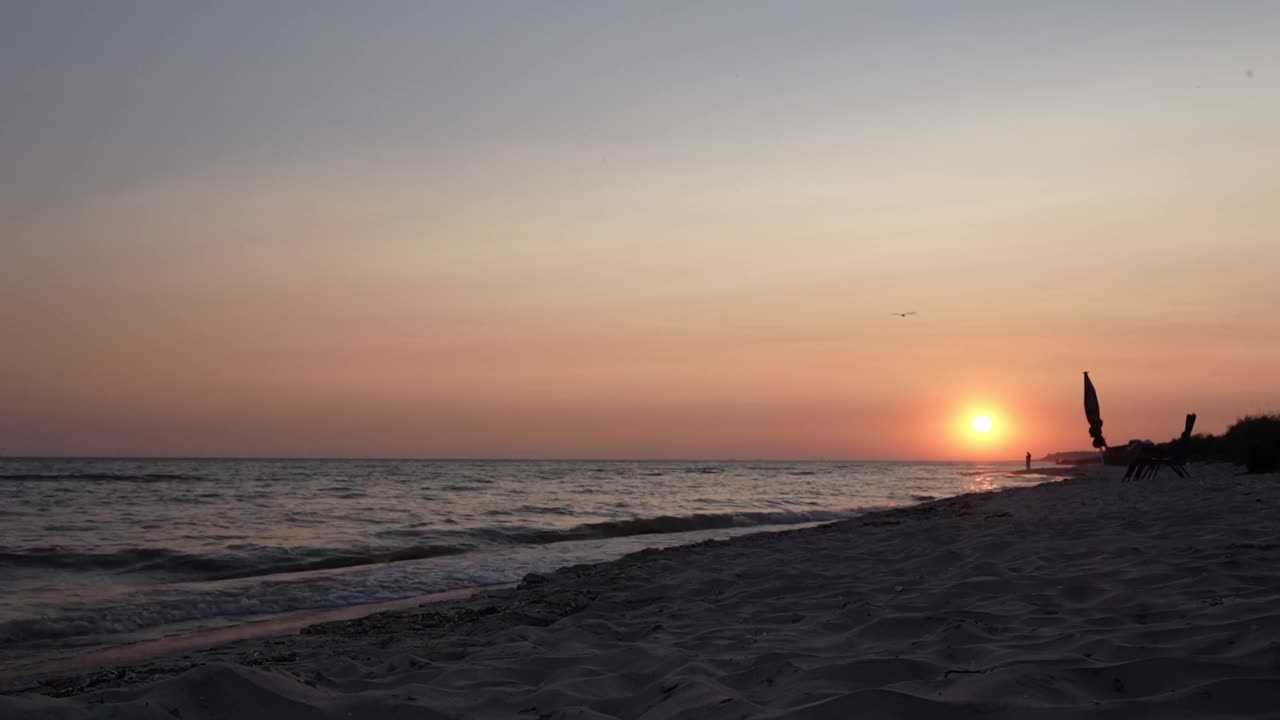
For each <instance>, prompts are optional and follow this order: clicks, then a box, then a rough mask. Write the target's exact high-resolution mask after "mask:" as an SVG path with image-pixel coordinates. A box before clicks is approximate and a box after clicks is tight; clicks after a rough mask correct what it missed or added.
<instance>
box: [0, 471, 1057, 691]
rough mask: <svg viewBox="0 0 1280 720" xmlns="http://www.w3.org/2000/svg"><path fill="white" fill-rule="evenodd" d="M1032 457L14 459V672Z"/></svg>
mask: <svg viewBox="0 0 1280 720" xmlns="http://www.w3.org/2000/svg"><path fill="white" fill-rule="evenodd" d="M1018 468H1019V465H1017V464H1013V463H1010V464H972V463H916V462H689V461H667V462H647V461H646V462H623V461H572V462H553V461H537V462H525V461H462V460H459V461H436V460H431V461H424V460H222V459H219V460H207V459H199V460H178V459H163V460H161V459H144V460H133V459H0V672H3V671H4V670H6V669H10V670H12V669H14V668H18V667H22V666H24V665H29V664H31V663H33V662H35V661H38V660H41V659H42V658H51V657H57V656H59V655H61V656H68V655H70V654H80V653H83V652H85V651H87V650H93V649H101V648H105V647H118V646H125V645H129V644H135V643H144V642H148V641H155V640H157V639H159V638H173V637H177V636H183V635H189V634H193V633H201V632H208V631H211V630H213V629H217V628H227V627H229V626H238V627H239V626H251V625H252V624H254V623H264V622H269V621H271V620H272V619H273V618H279V617H281V616H285V615H290V616H293V615H296V614H298V613H299V612H303V611H319V610H326V609H354V610H355V611H359V609H360V608H364V607H368V608H378V607H381V604H385V603H388V602H390V601H402V600H412V599H415V598H421V597H423V596H428V595H431V594H434V593H441V592H445V591H452V590H460V589H464V588H476V587H487V586H496V585H503V584H509V583H514V582H518V581H519V580H520V579H521V578H522V577H523V576H524V575H526V574H528V573H546V572H550V571H552V570H554V569H556V568H558V567H562V566H565V565H571V564H576V563H588V562H600V561H605V560H611V559H614V558H617V557H620V556H622V555H625V554H627V553H632V552H635V551H638V550H642V549H645V548H662V547H669V546H673V545H681V544H687V543H695V542H700V541H704V540H710V539H720V538H727V537H731V536H734V535H740V534H743V533H751V532H769V531H777V530H783V529H791V528H797V527H804V526H807V525H814V524H819V523H827V522H833V521H839V520H843V519H846V518H851V517H855V516H857V515H860V514H863V513H866V512H868V511H872V510H877V509H883V508H890V507H901V506H905V505H911V504H915V503H920V502H924V501H927V500H932V499H935V498H940V497H946V496H952V495H957V494H961V493H966V492H972V491H981V490H993V489H998V488H1001V487H1006V486H1011V485H1025V484H1028V483H1035V482H1042V481H1044V480H1046V479H1049V478H1048V477H1047V476H1041V475H1037V474H1030V475H1028V474H1025V473H1017V472H1014V471H1015V470H1017V469H1018Z"/></svg>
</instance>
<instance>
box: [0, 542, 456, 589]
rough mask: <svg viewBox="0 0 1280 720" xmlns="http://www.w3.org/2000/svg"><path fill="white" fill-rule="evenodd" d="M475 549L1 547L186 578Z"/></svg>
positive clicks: (84, 564) (28, 561) (3, 554)
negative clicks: (88, 549)
mask: <svg viewBox="0 0 1280 720" xmlns="http://www.w3.org/2000/svg"><path fill="white" fill-rule="evenodd" d="M470 549H471V547H470V546H468V545H411V546H407V547H399V548H381V547H379V548H274V547H251V548H244V549H239V550H236V551H232V552H213V553H187V552H181V551H178V550H168V549H164V548H128V549H124V550H118V551H115V552H106V553H97V552H83V551H76V550H69V549H65V548H57V547H48V548H26V549H22V550H17V551H15V550H0V567H27V568H56V569H62V570H85V571H94V570H97V571H118V572H119V571H123V572H137V573H154V574H160V575H168V576H172V577H176V578H181V579H184V580H204V581H212V580H234V579H239V578H251V577H260V576H265V575H281V574H284V573H295V572H307V571H311V570H336V569H339V568H346V567H357V566H360V565H376V564H380V563H390V562H403V561H405V560H422V559H424V558H431V557H442V556H445V555H458V554H461V553H465V552H467V551H468V550H470Z"/></svg>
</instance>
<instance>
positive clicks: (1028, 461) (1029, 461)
mask: <svg viewBox="0 0 1280 720" xmlns="http://www.w3.org/2000/svg"><path fill="white" fill-rule="evenodd" d="M1027 469H1028V470H1030V469H1031V451H1030V450H1028V451H1027Z"/></svg>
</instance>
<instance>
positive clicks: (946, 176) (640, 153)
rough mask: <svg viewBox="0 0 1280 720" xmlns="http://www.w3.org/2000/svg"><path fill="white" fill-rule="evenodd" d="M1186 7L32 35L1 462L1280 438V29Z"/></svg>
mask: <svg viewBox="0 0 1280 720" xmlns="http://www.w3.org/2000/svg"><path fill="white" fill-rule="evenodd" d="M979 5H982V6H983V7H985V5H984V4H981V3H980V4H979ZM750 7H752V8H754V7H756V6H755V5H750ZM761 7H764V5H762V6H761ZM1162 7H1167V8H1168V11H1167V14H1166V15H1162V18H1163V19H1162V20H1161V22H1157V23H1154V24H1152V23H1150V22H1148V20H1147V19H1144V17H1145V16H1144V15H1142V14H1141V13H1131V14H1130V15H1128V16H1126V15H1124V14H1119V15H1117V14H1116V13H1117V11H1111V10H1106V9H1104V7H1103V6H1102V5H1099V6H1097V7H1094V8H1093V9H1089V7H1086V6H1084V5H1082V7H1081V9H1077V10H1072V11H1065V10H1064V11H1061V12H1067V13H1068V16H1067V17H1065V18H1053V17H1042V16H1039V15H1037V14H1036V12H1038V11H1035V12H1033V11H1031V10H1027V11H1026V12H1025V13H1023V14H1022V15H1016V16H1011V17H1003V16H1001V17H997V16H996V15H994V14H993V15H991V16H982V14H981V13H979V16H978V17H976V18H964V19H960V18H947V17H945V16H940V17H938V18H935V21H934V22H924V21H920V20H919V18H918V17H917V16H915V15H911V14H910V13H906V14H905V15H901V16H900V15H898V14H895V13H899V11H898V10H894V9H892V8H889V7H881V8H879V9H878V10H876V11H875V12H871V11H867V12H866V13H863V14H861V15H857V16H849V15H847V14H846V12H845V10H841V9H839V8H838V6H837V7H832V6H823V8H824V9H823V12H821V13H820V12H816V11H815V13H812V14H804V13H798V14H795V15H791V14H784V15H783V16H782V17H780V18H779V17H775V16H774V15H775V14H776V13H773V14H771V13H772V11H770V13H766V12H764V11H763V10H761V11H760V12H761V13H762V15H761V16H760V17H758V18H757V17H754V16H752V13H751V12H746V11H744V12H743V17H742V18H740V20H741V22H740V23H739V24H737V25H732V26H730V27H723V26H721V25H717V24H716V18H714V17H693V18H683V19H680V18H667V19H662V18H648V20H651V21H652V22H651V23H650V24H649V25H644V26H643V27H641V28H640V29H635V28H634V27H633V26H632V25H626V24H625V23H624V22H623V21H621V20H615V19H612V18H610V17H607V16H605V15H604V14H601V13H597V12H585V16H584V17H579V18H577V19H575V20H574V22H579V23H583V24H584V25H583V26H582V27H581V28H578V29H579V30H582V32H583V33H586V35H583V34H572V33H570V34H569V35H563V34H564V33H568V31H567V30H565V29H564V28H561V27H560V26H555V27H552V26H550V25H539V24H536V23H535V24H532V25H527V26H526V25H521V24H519V23H505V22H504V23H502V24H501V27H502V33H505V34H502V33H500V34H499V37H497V39H496V40H494V42H501V43H506V44H504V45H502V46H501V47H502V48H505V49H506V50H509V52H505V53H501V52H500V53H498V54H496V55H491V56H484V57H480V56H472V55H468V53H473V52H478V51H475V50H472V49H470V48H471V46H470V45H468V44H467V43H466V42H464V40H465V38H466V36H467V33H468V32H470V33H475V37H492V36H490V35H487V34H486V32H485V31H486V28H489V27H490V25H489V24H491V23H493V22H497V20H496V19H494V18H489V17H487V16H485V15H484V13H479V14H478V15H475V16H470V15H469V16H468V17H466V18H444V19H448V20H451V21H456V22H457V23H458V27H460V28H462V30H459V32H460V33H461V35H462V36H463V37H462V39H460V40H457V41H456V43H455V44H456V47H455V46H454V45H450V43H451V42H453V41H452V40H450V39H449V38H446V37H440V38H436V36H434V35H431V32H432V31H431V30H429V28H434V27H438V25H433V24H432V23H430V22H428V21H429V20H441V18H403V17H398V16H396V15H395V14H394V13H391V12H390V11H387V12H375V13H371V14H370V15H369V16H360V17H345V18H334V19H333V21H332V23H330V24H327V25H326V24H324V18H323V17H322V18H321V19H320V20H310V21H309V22H314V23H319V24H318V25H316V26H315V27H312V26H309V25H305V24H304V25H303V26H298V27H301V29H297V28H296V27H295V26H294V25H289V27H291V28H294V30H292V31H291V34H290V33H286V36H285V37H284V39H280V38H276V37H274V36H272V37H267V36H266V35H264V36H263V37H258V36H256V35H253V34H252V33H251V32H250V31H247V30H240V29H239V28H241V27H242V24H239V23H237V22H233V21H235V20H237V18H235V17H228V18H226V21H227V22H226V25H225V27H224V26H219V25H217V24H216V23H213V24H210V22H203V23H193V24H189V25H187V24H183V25H181V26H179V25H174V26H173V27H172V28H170V29H171V30H172V32H173V33H175V35H174V37H177V38H179V40H182V39H183V37H185V36H183V35H182V33H192V35H191V37H189V38H185V40H183V42H178V41H177V40H175V41H173V42H172V43H170V44H168V45H166V46H165V47H157V48H151V50H152V51H154V52H155V53H157V54H160V55H161V56H162V57H163V54H164V53H169V54H170V55H171V56H172V57H169V58H168V59H169V60H170V65H169V69H168V70H166V71H164V72H161V71H160V70H158V69H156V67H155V66H154V64H151V63H150V62H149V61H148V58H150V57H152V56H151V55H147V54H146V53H143V52H142V51H138V56H137V57H134V56H133V55H132V54H131V53H132V52H133V51H132V50H130V49H129V48H130V47H131V46H130V45H129V43H131V42H134V41H136V40H138V39H137V38H134V37H133V36H131V35H130V33H131V32H134V30H131V29H130V28H132V27H134V26H135V25H136V23H134V24H131V23H130V22H128V18H124V19H119V27H116V26H111V27H108V28H107V29H106V30H104V31H103V32H101V33H99V34H97V35H95V38H96V39H95V40H94V41H95V42H98V43H102V44H103V47H101V48H97V50H98V51H101V52H102V53H103V56H102V57H103V58H105V59H103V62H104V63H106V66H105V67H106V68H107V69H93V70H88V69H79V70H77V69H75V68H72V67H71V65H70V64H66V65H62V64H58V62H56V56H57V52H58V48H59V47H60V45H59V43H60V42H61V43H70V42H71V41H72V40H73V39H75V38H73V37H70V36H69V35H68V34H67V33H69V32H70V31H69V30H67V27H69V26H68V25H67V23H68V22H69V21H68V20H67V18H63V17H61V16H59V15H58V14H57V13H53V14H52V15H50V16H48V17H44V16H40V14H39V12H37V11H34V10H32V11H29V13H30V14H31V15H32V16H33V17H31V18H27V19H26V21H27V23H28V24H27V26H26V27H24V28H23V30H24V31H25V32H27V33H28V34H31V33H34V34H35V36H36V37H37V38H40V37H44V39H45V40H46V41H47V43H46V44H45V45H41V44H40V43H35V42H33V43H32V44H31V45H30V47H29V48H28V49H27V50H26V51H25V52H26V53H27V54H26V55H22V56H20V57H18V58H17V60H18V61H21V62H20V63H19V64H16V65H12V67H15V68H17V70H18V71H19V72H17V73H12V72H11V73H9V74H6V75H3V76H0V91H2V92H3V93H4V94H5V95H7V96H10V97H13V96H17V97H19V98H23V99H25V100H26V102H25V103H23V104H22V108H23V110H22V111H21V112H20V116H19V117H18V120H19V121H20V124H19V130H20V131H21V132H16V133H13V134H11V135H8V138H9V139H7V140H3V141H0V151H3V155H0V157H3V158H9V159H10V160H11V162H6V163H4V164H3V167H4V169H3V170H0V173H3V176H2V177H0V179H3V181H4V184H5V187H7V188H13V189H15V190H16V192H13V193H9V194H8V199H5V200H3V201H0V233H2V236H3V238H4V242H3V245H2V246H0V328H3V334H4V337H5V346H6V349H5V351H4V352H3V353H2V354H0V453H5V454H110V455H137V454H142V455H152V454H159V455H285V456H309V455H320V456H349V455H350V456H421V457H430V456H449V457H462V456H467V457H711V458H765V457H776V458H877V459H880V458H883V459H890V458H920V459H925V458H930V459H932V458H938V459H944V458H956V459H960V458H982V459H994V458H1014V459H1016V458H1020V457H1021V456H1022V453H1023V452H1024V451H1025V450H1030V451H1031V452H1033V453H1034V454H1036V455H1039V454H1042V453H1046V452H1052V451H1057V450H1071V449H1080V448H1087V447H1088V445H1089V438H1088V436H1087V432H1086V424H1085V422H1084V418H1083V413H1082V410H1081V398H1080V396H1081V378H1080V371H1081V370H1090V371H1091V374H1092V376H1093V378H1094V380H1095V382H1096V384H1097V386H1098V391H1099V393H1100V396H1101V402H1102V410H1103V417H1104V419H1105V421H1106V435H1107V437H1108V439H1110V440H1111V441H1112V442H1115V443H1121V442H1124V441H1126V440H1128V439H1129V438H1131V437H1149V438H1153V439H1156V440H1163V439H1167V438H1170V437H1172V436H1174V435H1176V434H1177V433H1178V432H1179V431H1180V430H1181V425H1182V415H1183V414H1184V413H1186V412H1190V411H1195V412H1197V413H1199V416H1200V423H1201V424H1200V426H1199V427H1200V429H1202V430H1204V431H1213V432H1220V431H1222V430H1223V429H1225V427H1226V426H1227V424H1229V423H1230V422H1231V421H1232V420H1234V419H1235V418H1236V417H1238V416H1239V415H1241V414H1245V413H1251V412H1260V411H1269V410H1270V411H1274V410H1277V409H1280V385H1278V384H1277V383H1276V382H1275V368H1277V367H1280V321H1278V320H1277V315H1276V312H1275V310H1274V308H1276V307H1280V289H1278V287H1280V285H1278V284H1277V282H1276V280H1275V277H1276V271H1277V268H1280V241H1278V240H1277V238H1280V220H1278V219H1277V218H1280V215H1277V214H1276V211H1275V208H1276V207H1277V206H1278V205H1280V85H1277V82H1278V81H1280V63H1272V62H1270V61H1274V60H1277V59H1280V54H1278V53H1280V51H1277V50H1276V45H1275V44H1274V43H1271V42H1269V39H1268V37H1267V33H1265V32H1263V31H1262V30H1261V29H1259V28H1265V27H1272V28H1274V27H1275V24H1274V22H1275V21H1276V20H1277V19H1280V18H1276V17H1272V15H1275V11H1273V10H1269V9H1267V7H1268V6H1249V7H1250V8H1252V9H1251V10H1250V11H1249V12H1245V11H1244V10H1243V9H1238V10H1239V11H1238V12H1234V13H1227V14H1214V13H1212V12H1210V11H1208V10H1205V9H1203V7H1201V8H1199V9H1197V8H1196V7H1194V6H1191V5H1188V6H1186V7H1178V8H1174V7H1173V6H1162ZM64 12H70V11H66V10H65V9H64ZM83 12H88V11H87V10H85V11H83ZM202 12H203V11H202ZM210 12H212V11H210ZM239 12H243V13H249V14H252V13H254V12H274V11H265V10H264V11H254V10H250V9H242V10H241V11H239ZM417 12H428V11H427V10H422V11H417ZM429 12H445V11H444V10H431V11H429ZM459 12H461V11H459ZM511 12H515V11H514V10H512V11H511ZM631 12H639V11H631ZM690 12H694V14H695V15H696V12H695V11H690ZM699 12H701V11H699ZM708 12H709V11H708ZM939 12H942V11H939ZM992 12H993V13H994V11H992ZM1126 12H1127V11H1126ZM823 13H826V16H824V15H823ZM1250 13H1253V15H1250ZM580 14H581V13H580ZM1259 14H1261V15H1265V16H1267V17H1254V15H1259ZM233 15H234V13H233ZM321 15H323V13H321ZM944 15H945V13H944ZM766 16H767V17H766ZM913 18H915V19H913ZM259 19H262V18H259ZM145 20H146V21H147V22H150V23H159V24H161V25H163V24H164V23H166V22H175V23H176V22H177V21H175V20H172V19H171V18H165V17H156V16H151V17H149V18H145ZM263 22H265V20H263ZM415 22H416V23H419V25H415ZM779 22H781V23H783V25H782V26H781V27H779V25H778V23H779ZM487 23H488V24H487ZM690 23H692V25H690ZM699 23H705V25H700V24H699ZM839 23H847V24H848V28H851V29H850V31H849V32H850V33H852V34H851V35H850V36H849V37H842V36H840V35H839V34H838V33H837V34H835V35H830V36H828V34H827V33H834V32H836V31H835V30H832V29H831V27H833V26H834V27H837V28H839V27H843V26H840V25H839ZM251 25H252V24H251ZM552 25H554V23H552ZM244 27H249V26H244ZM255 27H258V26H255ZM712 27H714V28H716V30H715V32H714V33H711V35H714V37H712V36H711V35H708V34H707V33H710V32H711V31H709V30H708V31H706V32H702V31H700V30H698V28H712ZM209 28H212V29H209ZM415 28H417V30H420V31H421V33H424V35H422V37H421V38H420V37H419V36H418V35H416V34H415V32H416V30H415ZM690 28H693V29H690ZM953 30H954V32H953ZM322 31H323V32H322ZM464 31H465V32H464ZM855 31H856V32H855ZM9 32H17V31H16V30H10V31H9ZM41 33H45V36H42V35H41ZM59 33H61V34H59ZM113 33H115V34H113ZM238 33H249V34H248V35H244V36H241V35H238ZM325 33H336V35H332V37H344V38H346V39H347V40H348V41H349V42H350V43H352V44H354V46H356V47H360V48H363V50H364V51H365V53H364V54H363V55H361V56H360V59H350V58H348V60H349V62H348V63H346V64H343V63H338V61H337V60H335V59H333V58H331V57H329V56H328V55H325V54H324V50H325V48H327V47H329V45H327V44H325V42H321V40H325V39H326V38H330V37H331V35H327V34H325ZM591 33H597V34H602V35H603V37H605V38H606V39H609V38H611V42H612V43H613V44H608V45H607V46H606V44H604V40H601V41H600V43H601V44H600V45H597V44H595V43H592V42H587V41H586V40H584V39H583V38H584V37H594V36H593V35H591ZM646 33H648V34H646ZM210 34H211V35H210ZM428 36H430V38H435V40H433V41H427V40H423V41H422V42H421V43H418V42H415V40H420V39H422V38H427V37H428ZM149 37H150V36H149ZM103 38H105V39H103ZM0 39H3V38H0ZM230 39H236V40H239V41H241V42H242V43H243V45H244V46H245V48H246V50H245V52H246V53H247V54H248V55H253V53H255V52H258V53H260V55H258V56H254V57H253V58H252V60H253V62H255V63H258V64H257V65H255V64H253V63H251V62H250V60H249V59H244V60H241V59H237V58H228V57H226V56H224V55H219V54H217V53H213V52H211V53H210V54H209V55H208V56H206V55H204V54H201V52H200V49H201V47H202V46H201V45H200V43H201V42H207V43H208V44H209V46H210V48H217V47H223V45H224V44H225V42H227V41H228V40H230ZM1272 39H1273V38H1272ZM553 41H554V42H553ZM147 42H153V41H151V40H148V41H147ZM154 42H159V41H154ZM282 43H283V45H282ZM433 43H434V44H433ZM557 43H559V44H557ZM762 43H763V45H762ZM912 43H917V44H919V43H931V45H930V47H932V52H931V53H929V54H927V56H926V55H921V54H920V53H914V52H911V51H909V50H908V49H906V48H908V47H909V46H911V44H912ZM1039 44H1043V45H1044V48H1043V50H1042V51H1032V49H1033V48H1032V46H1039ZM189 45H190V46H192V47H194V49H188V46H189ZM550 45H555V46H556V47H557V48H560V51H562V52H563V54H565V57H564V58H560V57H559V56H554V57H553V56H549V55H546V54H545V52H544V51H545V50H546V47H548V46H550ZM70 47H71V46H70V45H66V48H68V52H70V51H71V50H70V49H69V48H70ZM76 47H80V46H79V45H77V46H76ZM655 47H661V48H663V52H662V53H659V55H661V57H658V56H655V54H654V53H653V49H654V48H655ZM442 48H443V49H442ZM286 51H290V52H293V53H294V54H293V55H291V54H289V52H286ZM446 51H447V52H446ZM14 52H15V53H18V54H21V53H22V52H24V51H23V50H22V48H19V50H17V51H14ZM83 52H88V51H87V50H85V51H83ZM308 53H315V55H314V57H312V56H310V55H308ZM416 53H425V54H426V55H430V56H432V58H434V59H432V60H431V62H427V60H428V59H429V58H422V60H423V62H424V63H426V64H425V65H424V67H430V68H440V67H449V68H455V65H449V64H448V63H446V62H445V60H449V61H450V62H455V63H456V68H455V69H454V70H451V71H449V72H444V71H443V70H442V71H440V72H439V73H435V72H434V71H433V72H428V73H427V74H426V75H425V76H423V75H421V74H420V72H419V70H418V69H419V66H418V65H415V63H414V59H415V57H416V55H415V54H416ZM450 53H452V54H450ZM295 55H296V56H295ZM436 55H439V56H440V57H436ZM300 57H301V58H310V60H311V61H313V62H302V61H301V60H299V59H298V58H300ZM762 58H763V59H762ZM144 61H147V62H145V63H144ZM15 62H16V61H15ZM240 62H243V63H245V64H246V65H245V67H241V66H240V65H238V64H237V63H240ZM113 63H114V65H112V64H113ZM335 63H337V64H335ZM352 63H354V64H352ZM441 63H444V64H441ZM486 63H489V64H486ZM77 67H80V66H77ZM264 67H265V68H267V69H268V70H270V72H266V71H263V70H262V69H263V68H264ZM744 67H746V69H747V70H748V71H749V72H747V73H746V75H745V77H744V75H743V68H744ZM1255 68H1256V69H1255ZM111 69H114V71H115V72H114V74H107V73H108V70H111ZM1246 70H1247V72H1246ZM77 73H87V74H88V75H92V74H93V73H103V76H102V77H93V76H81V75H79V74H77ZM273 73H274V74H273ZM389 74H390V77H389ZM317 78H323V79H324V82H319V81H318V80H317ZM397 78H398V81H397ZM196 80H199V82H196ZM375 81H376V82H375ZM273 82H277V83H279V85H270V83H273ZM370 83H374V84H373V85H370ZM103 87H107V88H116V89H117V90H118V92H119V93H120V94H121V96H122V98H123V99H122V100H120V101H119V102H114V101H112V100H110V97H109V96H107V95H103V94H102V92H101V89H102V88H103ZM211 92H212V93H215V94H216V93H221V95H218V96H217V97H218V100H219V101H218V102H217V103H213V101H212V100H208V97H207V96H208V93H211ZM282 92H283V96H281V97H277V96H278V95H280V94H281V93H282ZM184 99H185V100H186V101H187V102H188V105H183V104H182V102H183V100H184ZM204 102H209V103H210V105H209V107H207V108H203V106H201V105H200V103H204ZM104 103H105V104H104ZM192 108H195V109H192ZM353 108H354V109H353ZM196 109H201V112H199V113H197V112H196ZM356 109H363V112H356V111H355V110H356ZM206 116H207V117H206ZM899 310H915V311H918V315H916V316H913V317H909V318H905V319H901V318H896V317H893V316H892V315H891V314H890V313H891V312H893V311H899ZM979 411H985V412H988V413H989V414H991V415H992V417H993V418H994V419H995V421H996V429H995V431H994V432H993V433H991V436H990V437H987V438H978V437H976V436H975V435H974V434H973V433H971V432H969V431H967V430H964V428H967V426H968V421H969V420H970V419H971V417H972V415H973V414H974V413H976V412H979ZM957 428H961V430H959V431H958V430H957Z"/></svg>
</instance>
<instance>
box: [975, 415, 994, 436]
mask: <svg viewBox="0 0 1280 720" xmlns="http://www.w3.org/2000/svg"><path fill="white" fill-rule="evenodd" d="M973 429H974V431H976V432H980V433H985V432H991V418H989V417H987V416H986V415H979V416H978V417H976V418H974V419H973Z"/></svg>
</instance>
